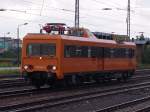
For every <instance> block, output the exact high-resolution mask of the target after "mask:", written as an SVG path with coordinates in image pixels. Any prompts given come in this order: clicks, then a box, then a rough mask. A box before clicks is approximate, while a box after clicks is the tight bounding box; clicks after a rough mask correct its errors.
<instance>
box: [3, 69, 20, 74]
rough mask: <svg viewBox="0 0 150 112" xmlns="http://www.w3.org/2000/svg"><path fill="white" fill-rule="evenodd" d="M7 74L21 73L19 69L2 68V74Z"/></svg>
mask: <svg viewBox="0 0 150 112" xmlns="http://www.w3.org/2000/svg"><path fill="white" fill-rule="evenodd" d="M1 74H2V75H5V74H16V75H19V74H20V71H19V70H0V75H1Z"/></svg>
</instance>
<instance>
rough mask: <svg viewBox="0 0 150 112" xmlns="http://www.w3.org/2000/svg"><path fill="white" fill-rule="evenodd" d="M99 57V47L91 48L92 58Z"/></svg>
mask: <svg viewBox="0 0 150 112" xmlns="http://www.w3.org/2000/svg"><path fill="white" fill-rule="evenodd" d="M97 56H98V48H97V47H91V57H93V58H95V57H97Z"/></svg>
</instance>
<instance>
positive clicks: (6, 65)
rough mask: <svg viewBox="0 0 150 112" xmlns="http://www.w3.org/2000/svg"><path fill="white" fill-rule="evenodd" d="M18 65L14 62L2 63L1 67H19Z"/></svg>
mask: <svg viewBox="0 0 150 112" xmlns="http://www.w3.org/2000/svg"><path fill="white" fill-rule="evenodd" d="M17 66H18V65H14V64H12V63H0V67H17Z"/></svg>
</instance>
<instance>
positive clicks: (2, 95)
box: [0, 75, 150, 98]
mask: <svg viewBox="0 0 150 112" xmlns="http://www.w3.org/2000/svg"><path fill="white" fill-rule="evenodd" d="M143 79H146V80H147V79H150V75H148V76H137V77H133V78H132V79H131V80H130V82H131V81H134V80H143ZM22 81H23V80H22V79H18V82H17V81H16V80H15V81H14V82H13V83H10V82H9V80H8V81H7V80H6V81H3V82H4V83H3V84H0V88H6V87H16V86H23V87H25V89H18V90H16V88H15V89H14V90H10V91H9V90H7V91H2V92H0V98H6V97H15V96H21V95H28V94H37V92H39V93H44V92H49V90H50V88H47V87H46V88H45V87H44V88H42V89H41V90H37V89H33V87H30V86H29V85H27V84H25V82H24V81H23V82H22ZM119 84H122V83H119ZM145 84H149V83H145ZM112 85H114V86H115V85H116V83H115V82H114V84H112ZM128 85H129V86H130V87H132V86H136V84H135V85H133V84H132V83H131V84H128ZM128 85H127V86H128ZM137 85H139V84H137ZM100 86H106V85H105V84H104V85H100ZM107 86H108V85H107ZM90 87H99V85H97V84H91V83H89V84H87V85H83V86H79V87H77V88H72V89H82V88H90ZM123 87H124V84H123ZM119 88H122V86H121V87H119ZM125 88H126V86H125ZM47 90H48V91H47ZM65 90H68V88H66V89H65V88H59V89H55V90H52V91H65ZM111 90H113V89H111ZM41 91H42V92H41Z"/></svg>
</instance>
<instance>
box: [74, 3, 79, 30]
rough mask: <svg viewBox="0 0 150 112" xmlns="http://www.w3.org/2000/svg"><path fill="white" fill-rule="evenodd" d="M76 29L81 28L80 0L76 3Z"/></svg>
mask: <svg viewBox="0 0 150 112" xmlns="http://www.w3.org/2000/svg"><path fill="white" fill-rule="evenodd" d="M75 28H79V0H76V1H75Z"/></svg>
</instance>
